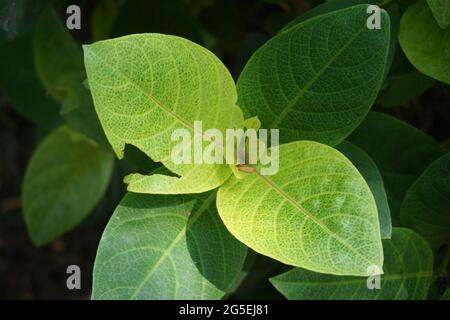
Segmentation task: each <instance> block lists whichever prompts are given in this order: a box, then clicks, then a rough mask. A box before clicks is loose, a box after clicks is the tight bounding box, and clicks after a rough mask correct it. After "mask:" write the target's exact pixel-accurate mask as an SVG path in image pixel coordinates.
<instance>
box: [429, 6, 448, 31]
mask: <svg viewBox="0 0 450 320" xmlns="http://www.w3.org/2000/svg"><path fill="white" fill-rule="evenodd" d="M427 2H428V5H429V6H430V8H431V11H432V12H433V16H434V18H435V19H436V21H437V23H438V24H439V26H440V27H441V28H442V29H447V27H449V26H450V2H449V1H448V0H427Z"/></svg>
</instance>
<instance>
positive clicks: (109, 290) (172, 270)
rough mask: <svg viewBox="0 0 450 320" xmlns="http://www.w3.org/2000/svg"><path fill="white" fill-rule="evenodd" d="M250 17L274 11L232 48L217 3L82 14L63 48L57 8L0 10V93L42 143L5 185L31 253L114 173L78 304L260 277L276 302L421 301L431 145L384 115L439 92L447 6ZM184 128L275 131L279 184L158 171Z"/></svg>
mask: <svg viewBox="0 0 450 320" xmlns="http://www.w3.org/2000/svg"><path fill="white" fill-rule="evenodd" d="M254 2H255V3H257V6H260V7H263V8H272V9H273V8H283V9H284V11H277V12H275V13H276V14H277V15H275V16H271V17H270V18H268V19H267V21H265V23H264V25H265V26H266V28H267V30H266V31H267V32H265V33H261V32H259V31H252V32H251V33H248V34H247V35H246V36H245V37H242V39H243V40H242V41H241V42H236V41H235V38H236V37H238V35H239V32H240V31H239V30H240V28H242V25H239V24H233V23H230V22H232V17H235V16H237V15H238V12H239V10H237V9H236V8H237V6H238V4H237V1H225V0H216V1H212V0H211V1H201V0H196V1H190V2H185V1H178V0H171V1H136V2H133V1H130V0H127V1H116V0H101V1H98V2H97V3H96V6H95V8H94V9H93V11H92V14H91V15H90V21H89V22H90V25H91V26H92V27H91V30H90V31H91V34H86V33H83V34H81V35H80V34H77V33H76V32H72V34H71V32H69V31H68V30H67V29H66V28H65V25H64V21H63V20H62V19H61V15H60V13H61V12H60V8H61V7H60V6H61V4H59V5H55V2H52V1H38V2H28V1H13V0H9V1H6V2H5V3H6V4H2V5H0V17H1V16H3V15H5V16H7V17H8V18H11V19H13V20H11V21H10V20H8V21H7V22H8V24H4V25H2V26H0V89H1V91H2V92H3V93H4V94H5V95H6V96H7V97H8V99H9V100H10V101H11V103H12V104H13V105H14V107H15V108H16V109H17V111H18V112H19V113H20V114H21V115H23V116H25V117H26V118H28V119H29V120H31V121H33V122H34V123H35V124H36V126H37V127H38V128H39V130H41V132H43V133H44V134H47V133H48V135H46V137H45V138H44V139H43V140H42V141H41V142H40V143H39V144H38V146H37V148H36V150H35V153H34V154H33V156H32V158H31V160H30V161H29V164H28V168H27V170H26V175H25V178H24V181H23V191H22V202H23V214H24V217H25V222H26V225H27V228H28V231H29V234H30V237H31V239H32V240H33V242H34V243H35V244H36V245H38V246H42V245H46V244H48V243H50V242H52V241H53V240H55V239H56V238H58V237H59V236H61V235H62V234H64V233H66V232H68V231H70V230H71V229H73V228H75V227H76V226H77V225H78V224H80V223H81V222H82V221H83V220H84V219H85V218H86V217H87V216H88V215H89V214H90V213H91V212H92V211H94V209H95V208H97V210H99V208H104V207H102V206H101V204H102V203H103V202H104V201H108V198H107V197H106V198H104V199H103V200H102V198H103V197H104V195H105V193H107V190H108V188H110V187H111V186H112V185H113V184H114V178H112V177H115V176H116V175H119V176H120V178H123V177H124V176H125V174H124V173H123V172H122V171H118V169H117V168H118V167H119V166H123V165H124V163H131V164H132V165H131V166H129V167H131V170H126V172H127V173H128V171H131V172H132V173H131V174H129V175H126V177H124V182H125V184H126V185H127V191H128V192H127V193H126V194H125V195H124V196H123V198H122V200H121V201H120V203H119V204H118V205H117V207H116V208H115V210H114V213H113V214H112V216H111V218H110V219H109V222H108V224H107V226H106V229H105V231H104V233H103V236H102V238H101V241H100V244H99V246H98V251H97V257H96V261H95V266H94V274H93V276H94V280H93V293H92V298H93V299H221V298H226V297H230V296H231V297H233V294H235V295H236V296H239V294H240V293H242V292H244V291H245V288H244V289H243V287H244V286H245V285H246V279H245V278H246V276H247V277H248V278H247V279H250V280H249V282H248V283H252V281H258V283H263V282H265V283H267V284H269V282H268V281H269V277H270V284H271V285H272V286H273V287H272V289H276V290H277V291H278V292H279V293H281V294H282V295H283V296H284V297H286V298H288V299H426V298H428V297H430V292H431V288H432V287H433V284H434V281H435V280H436V279H437V277H442V276H444V277H448V272H449V270H448V267H449V266H448V261H449V256H450V249H449V248H450V237H449V235H450V200H449V199H450V156H449V153H448V152H447V150H446V147H445V145H444V144H443V143H441V142H445V141H442V140H445V138H447V139H448V136H446V137H439V141H437V140H436V139H434V138H433V137H431V136H430V135H428V134H427V132H425V131H424V130H421V129H420V128H416V127H414V126H413V125H411V124H408V123H407V122H408V121H405V117H403V116H402V115H401V114H400V112H399V111H398V110H403V109H399V106H402V105H403V106H404V105H410V104H412V103H413V102H414V101H416V100H417V99H425V98H424V93H425V92H429V91H430V90H444V91H445V90H446V91H448V92H450V90H449V86H448V85H449V84H450V59H449V54H448V52H449V50H450V26H449V24H450V6H449V5H448V1H445V0H419V1H396V0H392V1H377V4H379V5H380V6H381V7H382V8H381V11H380V12H379V18H380V20H379V22H380V26H381V28H380V29H369V28H368V26H367V19H368V17H369V16H370V14H368V6H369V5H368V4H365V1H360V0H344V1H339V0H334V1H328V2H325V3H323V4H320V5H316V3H318V2H320V1H310V2H309V4H308V6H309V7H313V8H311V9H310V10H309V11H306V13H303V14H299V13H298V12H297V11H296V9H295V5H294V2H293V1H261V0H258V1H257V0H255V1H254ZM305 3H307V2H305ZM240 5H241V6H242V7H243V8H244V9H245V8H246V7H245V5H243V4H240ZM83 10H84V8H83ZM145 12H152V15H151V17H150V18H149V17H148V16H147V15H146V14H145ZM249 12H250V9H249ZM29 15H31V16H32V17H33V18H32V19H29V20H27V21H29V23H24V22H25V18H23V17H25V16H29ZM172 15H173V17H172ZM174 17H176V18H174ZM216 18H217V20H215V19H216ZM219 19H224V20H225V22H224V23H223V24H222V23H221V22H220V20H219ZM211 20H214V21H211ZM5 21H6V20H5ZM280 21H282V22H283V24H285V25H284V26H283V27H282V26H281V23H280ZM172 22H173V23H172ZM227 23H228V24H227ZM226 26H230V27H229V28H227V27H226ZM224 29H226V30H224ZM74 35H75V37H74ZM269 37H270V38H269ZM80 39H82V40H81V41H80ZM80 42H82V43H83V45H81V43H80ZM397 42H398V43H397ZM398 44H399V45H398ZM234 53H236V54H235V55H236V57H235V63H234V64H233V63H229V57H230V55H232V54H234ZM447 109H448V103H447ZM447 112H448V111H447ZM406 120H409V119H406ZM194 121H202V125H203V130H204V131H206V130H207V129H218V130H219V132H221V133H223V134H225V133H226V129H230V128H234V129H244V130H246V129H249V128H255V129H257V130H258V129H259V130H260V129H280V143H281V144H280V145H279V146H271V147H272V148H271V149H270V150H269V153H270V154H272V155H274V154H276V152H275V150H276V151H279V156H278V158H277V159H278V160H279V171H278V172H277V173H276V174H274V175H270V176H265V175H263V174H261V171H260V170H261V168H262V167H263V165H262V164H257V165H255V166H250V164H248V163H246V164H245V166H246V167H247V168H248V167H250V168H251V170H249V171H246V170H244V169H243V168H242V166H238V165H236V164H199V163H193V164H179V163H175V162H174V161H173V159H172V158H171V154H172V153H171V152H172V148H173V146H174V143H173V141H172V140H171V135H172V133H173V132H174V130H176V129H186V130H187V131H188V132H189V133H190V134H192V135H194V136H195V135H196V134H197V132H196V129H195V127H194V126H193V124H194ZM447 125H448V124H447ZM260 131H261V130H260ZM208 144H209V142H207V141H203V145H202V147H206V146H207V145H208ZM193 147H194V146H193V145H192V144H191V143H186V144H184V145H183V150H191V149H192V148H193ZM109 202H110V204H111V203H113V201H109ZM109 213H110V212H106V214H109ZM250 249H251V250H250ZM442 255H443V257H441V256H442ZM261 256H266V257H269V258H270V259H269V261H270V263H267V266H266V265H264V266H263V267H262V268H263V270H262V271H261V269H260V268H261V266H257V264H256V263H254V262H255V261H258V259H261ZM255 257H256V258H255ZM264 267H267V269H264ZM258 268H259V269H258ZM273 270H275V271H276V272H278V273H277V274H272V273H271V272H272V271H273ZM369 270H372V271H369ZM369 276H370V277H380V279H381V289H380V290H370V289H369V288H368V286H367V277H369ZM264 290H266V289H264ZM448 290H450V289H447V293H444V291H445V290H442V292H439V294H441V295H442V299H448ZM258 294H259V293H257V292H254V296H256V297H257V296H258ZM268 295H270V294H268Z"/></svg>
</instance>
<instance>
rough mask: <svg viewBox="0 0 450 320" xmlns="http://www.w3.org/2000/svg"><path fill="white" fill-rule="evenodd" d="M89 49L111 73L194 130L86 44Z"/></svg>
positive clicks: (192, 128)
mask: <svg viewBox="0 0 450 320" xmlns="http://www.w3.org/2000/svg"><path fill="white" fill-rule="evenodd" d="M87 48H88V49H89V51H90V52H91V53H92V54H93V55H94V56H95V57H96V58H97V59H98V60H99V61H101V62H102V63H103V64H104V65H105V66H106V67H108V68H109V69H110V70H111V71H112V72H113V73H118V74H119V75H120V76H121V77H122V78H124V79H125V80H126V81H127V82H128V83H129V84H131V85H132V86H133V87H135V88H136V89H137V90H138V91H140V92H141V93H142V94H144V95H145V96H146V97H147V98H148V99H149V100H151V101H153V102H154V103H155V104H156V105H157V106H158V107H159V108H160V109H162V110H163V111H164V112H166V113H168V114H169V115H170V116H172V117H173V118H174V119H175V120H177V121H178V122H180V123H181V124H183V125H184V126H186V127H188V128H189V129H191V130H194V126H193V125H192V124H190V123H189V122H188V121H187V120H186V119H184V118H183V117H181V116H179V115H178V114H177V113H175V112H173V111H172V110H170V108H168V107H166V106H165V105H164V104H163V103H162V102H161V101H159V100H158V99H157V98H156V97H154V96H153V95H151V94H149V93H148V92H147V91H146V90H145V89H144V88H142V87H141V86H140V85H138V84H137V83H135V82H133V81H132V80H131V79H130V78H129V77H127V76H126V75H125V74H123V73H122V72H121V71H120V70H118V69H116V68H114V67H113V66H112V65H111V64H110V63H108V62H107V61H106V60H105V59H103V58H102V57H101V56H99V55H98V54H97V53H96V52H95V51H94V50H93V49H92V48H90V47H89V46H87Z"/></svg>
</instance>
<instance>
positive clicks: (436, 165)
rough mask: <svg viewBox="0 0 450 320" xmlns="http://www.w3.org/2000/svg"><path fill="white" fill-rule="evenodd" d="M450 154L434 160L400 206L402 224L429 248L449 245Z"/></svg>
mask: <svg viewBox="0 0 450 320" xmlns="http://www.w3.org/2000/svg"><path fill="white" fill-rule="evenodd" d="M449 208H450V153H447V154H446V155H444V156H442V157H441V158H439V159H437V160H435V161H434V162H433V163H432V164H431V165H430V166H429V167H428V168H427V169H426V170H425V172H423V173H422V175H421V176H420V177H419V178H418V179H417V180H416V181H415V182H414V184H413V185H412V186H411V188H410V189H409V190H408V193H407V194H406V196H405V199H404V200H403V203H402V206H401V221H402V223H403V224H404V225H405V226H407V227H409V228H411V229H414V230H416V231H417V232H418V233H419V234H420V235H422V236H423V237H424V238H425V239H426V240H428V242H429V243H430V244H431V246H432V247H439V246H440V245H443V244H450V211H449Z"/></svg>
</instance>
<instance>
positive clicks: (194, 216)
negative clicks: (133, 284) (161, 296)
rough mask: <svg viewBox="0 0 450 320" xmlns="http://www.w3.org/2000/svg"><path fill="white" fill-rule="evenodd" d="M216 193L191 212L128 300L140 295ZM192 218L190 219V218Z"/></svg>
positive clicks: (206, 208)
mask: <svg viewBox="0 0 450 320" xmlns="http://www.w3.org/2000/svg"><path fill="white" fill-rule="evenodd" d="M215 196H216V193H215V192H213V193H211V195H210V196H209V197H208V198H206V199H205V201H204V203H203V204H202V205H201V207H200V208H198V210H197V211H195V212H192V213H191V215H190V216H189V217H188V218H187V223H186V226H185V227H183V228H182V229H181V231H180V232H179V233H178V234H177V236H176V237H175V238H174V240H173V241H172V243H171V244H170V245H169V247H168V248H167V249H166V250H165V251H164V253H163V254H162V255H161V257H159V259H158V260H157V261H156V263H155V264H154V265H153V267H151V269H150V270H149V271H148V273H147V275H146V276H145V277H144V279H143V280H142V282H141V284H140V285H139V286H138V287H137V288H136V289H135V291H134V293H133V294H132V295H131V297H130V299H134V298H136V296H137V295H138V294H139V293H140V291H141V289H142V288H143V287H144V285H145V284H146V283H147V281H148V280H149V279H150V277H151V276H152V275H153V273H154V272H155V271H156V270H157V269H158V267H159V265H160V264H161V263H162V262H163V261H164V260H165V259H166V258H167V257H168V256H169V255H170V254H171V252H172V250H173V249H174V248H175V246H176V245H177V244H178V242H180V241H181V239H183V236H185V235H186V233H187V231H188V230H189V228H190V227H191V226H192V225H193V224H194V223H195V222H196V221H197V220H198V218H199V217H200V216H201V215H202V214H203V213H204V212H205V211H206V210H208V208H209V206H210V204H211V203H212V202H213V200H214V199H215ZM191 216H192V218H191Z"/></svg>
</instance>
